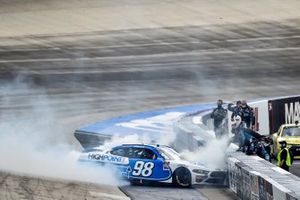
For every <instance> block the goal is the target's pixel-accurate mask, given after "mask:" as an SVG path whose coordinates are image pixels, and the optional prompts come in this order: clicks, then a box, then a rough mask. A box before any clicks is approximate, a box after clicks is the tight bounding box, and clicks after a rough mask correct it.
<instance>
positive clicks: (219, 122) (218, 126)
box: [211, 99, 227, 138]
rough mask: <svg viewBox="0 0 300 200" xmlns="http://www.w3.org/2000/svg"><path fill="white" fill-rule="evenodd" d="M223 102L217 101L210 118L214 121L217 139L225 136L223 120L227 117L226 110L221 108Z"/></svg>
mask: <svg viewBox="0 0 300 200" xmlns="http://www.w3.org/2000/svg"><path fill="white" fill-rule="evenodd" d="M222 105H223V101H222V100H220V99H219V100H218V101H217V108H215V109H214V110H213V112H212V113H211V118H212V119H213V120H214V131H215V134H216V137H217V138H220V137H221V136H222V135H224V134H225V127H224V122H225V121H224V119H225V118H226V116H227V110H226V109H225V108H223V107H222Z"/></svg>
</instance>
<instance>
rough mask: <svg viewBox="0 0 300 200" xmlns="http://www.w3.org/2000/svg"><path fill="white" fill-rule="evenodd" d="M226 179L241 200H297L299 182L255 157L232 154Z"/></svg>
mask: <svg viewBox="0 0 300 200" xmlns="http://www.w3.org/2000/svg"><path fill="white" fill-rule="evenodd" d="M228 176H229V187H230V189H231V190H232V191H233V192H235V193H236V194H237V195H238V196H239V197H240V198H241V199H251V200H252V199H255V200H256V199H263V200H269V199H273V200H292V199H293V200H294V199H300V178H299V177H297V176H295V175H293V174H291V173H289V172H287V171H284V170H283V169H281V168H279V167H276V166H275V165H273V164H272V163H270V162H268V161H266V160H264V159H262V158H260V157H258V156H248V155H245V154H244V153H241V152H235V153H232V154H231V155H230V157H229V158H228Z"/></svg>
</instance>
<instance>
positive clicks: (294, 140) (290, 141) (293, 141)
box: [279, 137, 300, 144]
mask: <svg viewBox="0 0 300 200" xmlns="http://www.w3.org/2000/svg"><path fill="white" fill-rule="evenodd" d="M282 140H284V141H286V143H288V144H300V137H281V138H280V139H279V141H282Z"/></svg>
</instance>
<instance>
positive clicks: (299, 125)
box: [282, 124, 300, 128]
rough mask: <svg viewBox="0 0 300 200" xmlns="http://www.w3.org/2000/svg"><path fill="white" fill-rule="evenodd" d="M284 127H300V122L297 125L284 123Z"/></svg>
mask: <svg viewBox="0 0 300 200" xmlns="http://www.w3.org/2000/svg"><path fill="white" fill-rule="evenodd" d="M282 127H283V128H285V127H299V128H300V124H298V125H296V124H283V125H282Z"/></svg>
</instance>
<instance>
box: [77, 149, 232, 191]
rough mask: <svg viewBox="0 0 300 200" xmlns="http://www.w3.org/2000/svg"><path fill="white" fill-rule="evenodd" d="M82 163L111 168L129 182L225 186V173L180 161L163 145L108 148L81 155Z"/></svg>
mask: <svg viewBox="0 0 300 200" xmlns="http://www.w3.org/2000/svg"><path fill="white" fill-rule="evenodd" d="M79 161H82V162H92V163H98V164H109V165H114V166H115V167H116V168H117V171H118V172H119V174H120V175H121V176H122V177H125V178H127V179H129V180H130V181H131V182H132V183H137V182H138V183H145V182H153V181H154V182H165V183H173V184H175V185H177V186H181V187H190V186H191V185H193V184H210V185H211V184H217V185H224V184H226V177H227V173H226V172H225V171H221V170H216V171H210V170H209V169H207V168H206V167H205V166H203V165H200V164H193V163H191V162H188V161H186V160H184V159H182V158H181V156H180V154H179V153H178V152H176V151H175V150H174V149H172V148H170V147H168V146H163V145H144V144H123V145H119V146H115V147H113V148H111V149H107V150H100V149H95V148H94V149H91V150H86V151H85V152H83V153H82V154H81V156H80V158H79Z"/></svg>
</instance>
